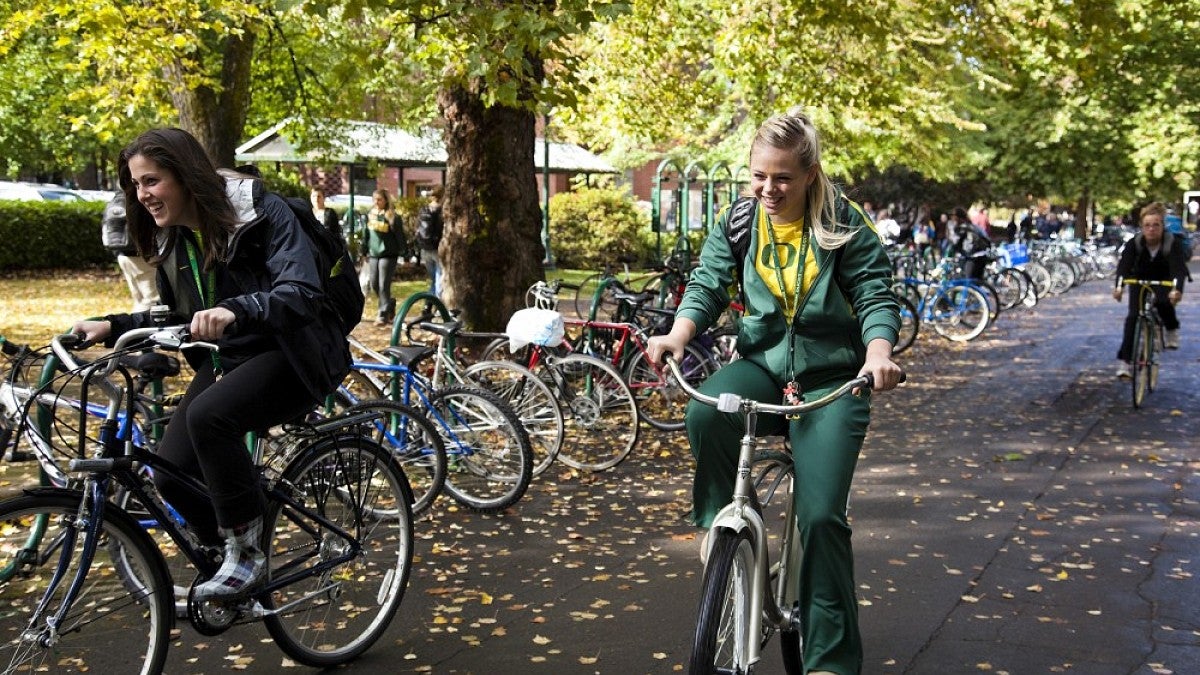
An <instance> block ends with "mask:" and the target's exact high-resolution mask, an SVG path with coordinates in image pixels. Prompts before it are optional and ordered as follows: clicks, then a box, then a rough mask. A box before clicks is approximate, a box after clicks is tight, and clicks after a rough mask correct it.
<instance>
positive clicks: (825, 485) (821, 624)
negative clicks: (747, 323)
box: [687, 360, 871, 675]
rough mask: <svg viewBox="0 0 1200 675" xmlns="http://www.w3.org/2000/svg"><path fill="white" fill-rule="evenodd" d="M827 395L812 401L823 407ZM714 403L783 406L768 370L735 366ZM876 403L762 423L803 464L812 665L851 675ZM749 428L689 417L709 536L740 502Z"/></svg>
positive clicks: (807, 661) (847, 400)
mask: <svg viewBox="0 0 1200 675" xmlns="http://www.w3.org/2000/svg"><path fill="white" fill-rule="evenodd" d="M840 384H841V382H833V383H831V386H830V387H829V388H826V389H824V390H821V389H815V390H814V391H812V392H806V398H815V397H817V396H819V395H821V394H823V393H826V392H827V391H829V390H831V389H832V388H836V387H837V386H839V385H840ZM700 389H701V391H703V392H704V393H706V394H709V395H712V396H716V395H718V394H720V393H722V392H734V393H737V394H740V395H741V396H743V397H746V398H751V399H754V400H758V401H771V402H774V401H780V400H782V391H781V389H780V387H779V385H778V384H777V383H776V381H775V379H774V378H773V377H772V376H771V375H770V374H769V373H767V371H765V370H764V369H763V368H762V367H760V366H758V365H757V364H754V363H751V362H749V361H746V360H739V361H734V362H733V363H731V364H729V365H728V366H725V367H724V368H722V369H721V370H719V371H717V373H715V374H714V375H713V376H712V377H710V378H709V379H708V380H707V381H706V382H705V383H704V384H703V385H702V386H701V387H700ZM870 411H871V404H870V396H869V394H868V395H861V396H845V397H843V398H841V399H839V400H838V401H837V402H835V403H833V404H831V405H829V406H827V407H825V408H822V409H820V410H817V411H815V412H813V413H809V414H808V415H805V416H804V417H802V418H801V419H799V420H786V419H784V418H782V417H781V416H779V415H760V416H759V418H758V424H757V434H758V435H759V436H769V435H782V434H783V433H785V432H786V433H788V434H789V435H790V438H791V444H792V452H793V454H794V459H795V465H796V481H795V491H794V494H795V500H796V518H797V522H798V525H799V529H800V542H801V544H802V545H803V547H804V551H803V554H802V555H801V562H800V565H801V569H800V574H799V580H798V583H799V594H798V597H799V600H800V611H801V617H802V621H803V625H804V636H803V637H804V665H805V668H806V669H807V670H828V671H832V672H835V673H840V674H844V675H849V674H853V673H859V672H861V670H862V658H863V657H862V637H861V635H860V633H859V630H858V602H857V598H856V596H855V586H854V553H853V549H852V548H851V545H850V525H849V523H848V521H847V515H846V510H847V508H848V500H849V497H850V483H851V480H852V479H853V477H854V469H855V466H856V465H857V463H858V455H859V451H860V450H861V449H862V443H863V438H864V437H865V436H866V431H867V424H868V422H869V421H870ZM744 426H745V425H744V420H743V418H742V417H741V416H740V415H737V414H726V413H722V412H719V411H718V410H717V409H716V408H713V407H710V406H707V405H703V404H700V403H696V402H695V401H693V402H692V403H691V404H690V405H689V406H688V410H687V430H688V440H689V441H690V442H691V446H692V454H693V455H694V456H695V457H696V477H695V482H694V483H693V495H692V496H693V505H694V506H693V517H694V519H695V522H696V524H697V525H700V526H702V527H708V526H709V525H711V524H712V521H713V518H715V517H716V515H717V512H718V511H720V510H721V508H722V507H724V506H725V505H726V504H728V503H729V502H730V500H731V499H732V498H733V483H734V479H735V477H736V475H737V457H738V447H739V443H740V441H741V437H742V434H743V433H744Z"/></svg>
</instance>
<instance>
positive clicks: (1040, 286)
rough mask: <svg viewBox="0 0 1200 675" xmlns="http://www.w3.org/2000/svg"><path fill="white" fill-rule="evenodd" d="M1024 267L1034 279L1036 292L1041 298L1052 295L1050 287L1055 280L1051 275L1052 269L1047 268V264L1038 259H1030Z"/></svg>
mask: <svg viewBox="0 0 1200 675" xmlns="http://www.w3.org/2000/svg"><path fill="white" fill-rule="evenodd" d="M1023 269H1024V270H1025V273H1026V274H1028V275H1029V278H1030V279H1032V280H1033V286H1034V292H1035V294H1036V295H1037V297H1038V299H1039V300H1040V299H1042V298H1044V297H1046V296H1047V295H1050V287H1051V286H1053V285H1054V280H1053V279H1052V278H1051V277H1050V270H1048V269H1046V266H1045V265H1043V264H1042V263H1040V262H1038V261H1036V260H1030V261H1029V262H1027V263H1025V267H1024V268H1023Z"/></svg>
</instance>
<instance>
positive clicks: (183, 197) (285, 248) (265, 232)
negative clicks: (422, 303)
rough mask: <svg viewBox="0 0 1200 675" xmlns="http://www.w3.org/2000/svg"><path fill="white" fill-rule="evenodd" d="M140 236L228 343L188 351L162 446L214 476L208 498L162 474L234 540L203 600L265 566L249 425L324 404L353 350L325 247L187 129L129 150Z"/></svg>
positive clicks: (202, 322) (258, 575)
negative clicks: (336, 311)
mask: <svg viewBox="0 0 1200 675" xmlns="http://www.w3.org/2000/svg"><path fill="white" fill-rule="evenodd" d="M117 171H118V175H119V178H120V182H121V189H122V190H123V191H124V192H125V197H126V204H127V209H126V217H127V218H128V226H129V234H130V237H131V238H132V239H133V240H134V242H135V243H136V244H137V247H138V250H139V252H140V253H141V254H143V255H147V256H148V257H149V259H150V262H151V263H152V264H154V265H156V266H157V267H158V286H159V291H160V294H161V297H162V300H163V302H164V303H165V304H166V305H168V306H169V307H170V309H171V315H170V317H169V319H168V321H170V322H171V323H186V324H189V329H190V331H191V335H192V337H193V338H194V339H197V340H209V341H215V342H216V343H217V344H218V346H219V347H220V351H219V352H207V351H204V350H189V351H188V352H185V356H186V357H187V358H188V361H189V363H190V364H191V366H192V368H193V369H194V370H195V371H196V376H195V377H194V378H193V379H192V382H191V383H190V384H189V385H188V389H187V392H186V393H185V394H184V397H183V399H182V400H181V401H180V403H179V405H178V407H177V408H176V409H175V412H174V414H173V416H172V418H171V423H170V424H168V425H167V430H166V433H165V434H164V436H163V439H162V441H161V442H160V443H159V444H158V447H157V452H158V453H159V454H160V455H162V456H163V457H165V458H166V459H168V460H170V461H171V462H173V463H175V464H177V465H178V466H179V467H181V468H182V469H183V470H184V471H187V472H189V473H190V474H192V475H194V476H196V477H199V478H202V480H203V482H204V484H205V486H206V487H207V488H208V491H209V494H208V495H207V496H201V495H196V494H193V493H192V492H191V491H189V490H187V489H186V488H184V487H183V486H182V485H178V484H176V483H175V481H172V480H170V479H169V478H168V477H166V476H165V475H163V474H160V475H159V476H156V477H155V484H156V485H158V488H159V490H160V491H161V492H162V494H163V496H164V497H166V498H167V500H168V501H169V502H170V503H171V505H172V506H174V507H175V509H176V510H178V511H179V512H180V514H182V515H183V517H184V519H185V520H186V521H187V523H188V527H189V529H191V530H192V531H193V532H195V533H196V536H197V537H198V538H199V539H200V541H201V543H204V544H207V545H210V546H219V545H221V544H222V543H223V544H224V547H225V554H224V558H223V561H222V564H221V567H220V568H219V569H218V570H217V572H216V574H215V575H213V578H211V579H209V580H207V581H205V582H204V583H202V584H200V585H199V586H197V587H196V596H197V598H216V597H237V596H240V595H245V594H246V593H248V592H251V591H252V590H253V587H254V586H255V585H256V584H257V583H258V582H259V581H261V580H262V579H263V578H264V576H265V574H266V556H265V554H264V552H263V550H262V549H261V539H262V530H263V512H264V508H265V498H264V495H263V494H262V491H261V489H260V488H259V485H258V478H257V472H256V469H255V467H254V466H253V464H252V463H251V458H250V454H249V453H248V452H247V451H246V445H245V440H244V436H245V434H246V433H247V432H249V431H257V430H263V429H267V428H269V427H271V426H274V425H277V424H281V423H283V422H286V421H288V420H291V419H295V418H297V417H299V416H301V415H303V414H304V413H306V412H308V411H310V410H312V409H313V407H314V406H316V404H317V403H318V402H319V401H320V400H321V399H322V398H324V396H325V394H326V393H328V392H330V391H332V390H333V389H334V388H335V387H337V385H338V383H340V382H341V380H342V378H344V377H345V376H346V373H347V372H349V370H350V350H349V345H348V344H347V342H346V338H345V336H344V335H343V334H342V330H341V328H340V324H339V322H338V321H337V320H336V318H335V317H334V316H332V314H331V312H332V311H333V310H332V309H328V308H325V306H324V302H323V299H324V295H323V283H322V279H321V275H320V273H319V272H318V268H317V262H316V259H315V257H314V254H313V251H314V248H315V247H314V245H313V243H312V242H311V241H310V240H309V238H308V236H307V235H306V234H305V233H304V229H303V225H301V223H300V221H299V220H298V219H297V218H296V215H295V214H294V213H293V212H292V210H291V208H290V207H289V206H288V204H287V203H286V202H285V201H284V200H283V199H282V198H281V197H279V196H278V195H275V194H271V193H266V192H264V191H263V187H262V182H261V181H259V180H258V179H256V178H254V177H252V176H248V175H244V174H239V173H236V172H232V171H228V172H226V171H221V172H218V170H217V169H216V168H215V167H214V166H213V164H212V162H211V161H210V160H209V158H208V155H207V154H205V151H204V148H203V147H201V146H200V143H199V142H197V141H196V139H195V138H194V137H192V135H191V134H189V133H187V132H186V131H183V130H181V129H153V130H150V131H147V132H145V133H143V134H142V135H140V136H138V138H137V139H136V140H134V141H133V142H132V143H131V144H129V145H128V146H127V147H126V148H125V149H124V150H122V151H121V155H120V157H119V158H118V160H117ZM152 325H154V323H153V321H152V319H151V316H150V313H149V312H137V313H133V314H112V315H109V316H106V317H104V319H103V320H86V321H79V322H77V323H76V324H75V328H74V332H75V333H78V334H81V335H83V336H84V337H85V338H87V339H88V340H91V341H100V340H105V341H106V343H107V344H108V346H110V347H111V346H113V344H114V343H115V342H116V340H117V338H118V337H120V336H121V334H123V333H125V332H126V331H128V330H131V329H134V328H141V327H147V326H152Z"/></svg>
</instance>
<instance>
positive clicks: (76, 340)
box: [50, 324, 220, 376]
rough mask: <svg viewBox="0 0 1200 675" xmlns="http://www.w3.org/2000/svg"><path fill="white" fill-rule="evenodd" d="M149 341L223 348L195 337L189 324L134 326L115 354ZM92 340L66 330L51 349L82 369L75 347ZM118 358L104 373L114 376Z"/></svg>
mask: <svg viewBox="0 0 1200 675" xmlns="http://www.w3.org/2000/svg"><path fill="white" fill-rule="evenodd" d="M141 340H145V341H148V342H153V343H154V344H155V345H157V346H159V347H162V348H164V349H173V350H174V349H177V350H183V349H194V348H200V349H207V350H209V351H214V352H216V351H220V347H218V346H217V345H216V344H214V343H212V342H204V341H202V340H191V332H190V331H189V330H188V326H187V325H186V324H181V325H178V326H154V327H153V328H134V329H133V330H130V331H126V332H125V333H123V334H122V335H121V337H119V338H117V342H116V344H115V345H113V349H112V352H111V353H112V354H119V353H121V352H123V351H125V350H127V349H129V347H130V345H133V344H135V343H136V342H138V341H141ZM91 345H92V343H91V342H90V341H88V340H84V339H83V336H81V335H79V334H78V333H64V334H62V335H56V336H54V337H53V338H52V339H51V340H50V349H51V350H52V351H53V352H54V355H55V356H57V357H58V358H59V360H60V361H62V362H63V365H64V366H66V367H67V368H69V369H71V370H74V369H77V368H79V362H78V361H76V360H75V357H74V356H72V355H71V351H72V350H78V349H86V348H88V347H90V346H91ZM117 363H118V360H117V359H110V360H109V361H108V363H107V364H106V365H105V366H104V375H106V376H107V375H111V374H112V372H113V371H114V370H116V368H117Z"/></svg>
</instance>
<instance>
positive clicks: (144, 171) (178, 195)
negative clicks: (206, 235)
mask: <svg viewBox="0 0 1200 675" xmlns="http://www.w3.org/2000/svg"><path fill="white" fill-rule="evenodd" d="M129 175H130V180H132V181H133V186H134V189H135V190H137V200H138V202H140V203H141V205H142V206H144V207H145V208H146V211H147V212H148V213H149V214H150V217H151V218H153V219H154V224H155V225H158V226H159V227H171V226H173V225H180V226H183V227H190V228H192V229H195V228H196V227H197V226H198V225H199V218H198V217H197V215H196V202H195V201H194V200H193V199H192V197H191V195H190V194H188V192H187V190H186V189H184V187H183V184H182V183H180V182H179V179H178V178H177V177H176V176H175V174H173V173H171V172H170V171H168V170H166V169H164V168H162V167H161V166H159V164H158V162H155V161H154V160H152V159H150V158H149V157H146V156H145V155H134V156H132V157H130V158H129Z"/></svg>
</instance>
